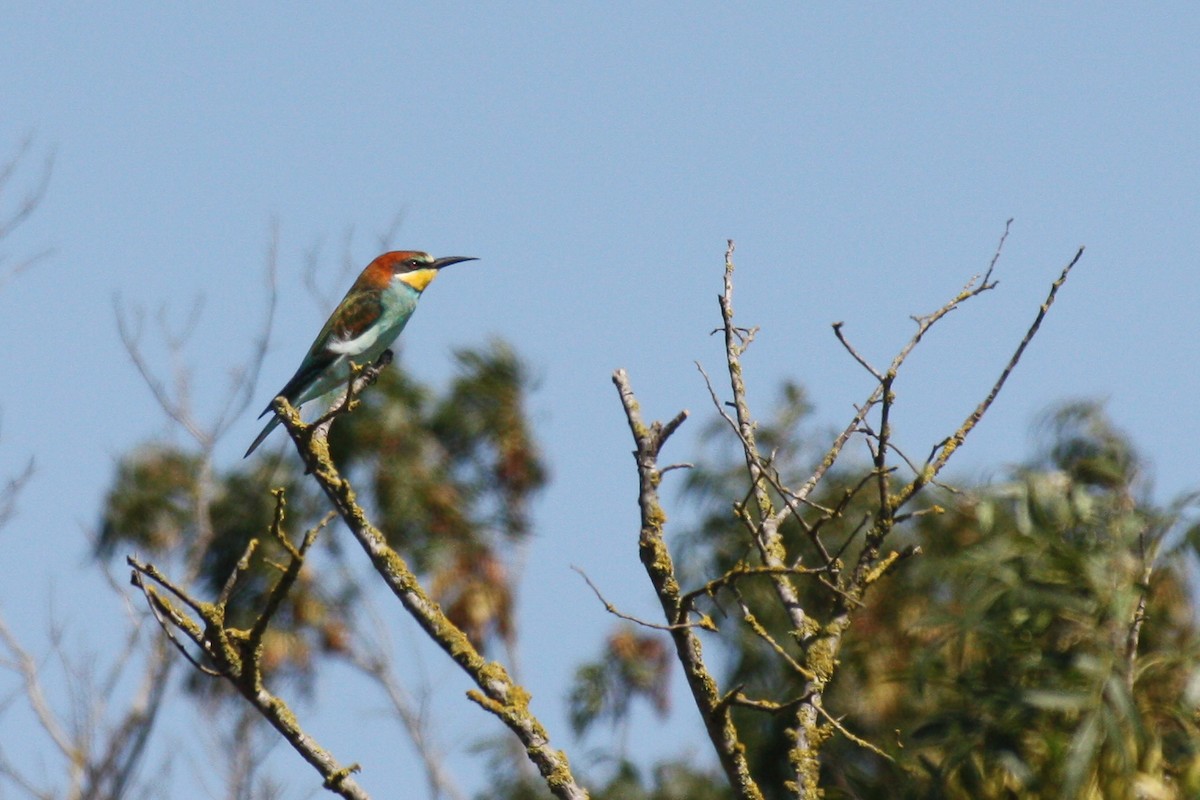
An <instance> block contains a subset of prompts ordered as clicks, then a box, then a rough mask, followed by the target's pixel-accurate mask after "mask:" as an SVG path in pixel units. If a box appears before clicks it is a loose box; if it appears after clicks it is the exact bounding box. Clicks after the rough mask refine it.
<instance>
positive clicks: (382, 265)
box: [243, 250, 478, 458]
mask: <svg viewBox="0 0 1200 800" xmlns="http://www.w3.org/2000/svg"><path fill="white" fill-rule="evenodd" d="M463 261H478V259H477V258H474V257H473V256H447V257H444V258H434V257H432V256H431V255H429V254H428V253H423V252H420V251H418V250H393V251H391V252H388V253H384V254H383V255H381V256H379V257H377V258H376V259H375V260H374V261H372V262H371V263H370V264H368V265H367V266H366V268H365V269H364V270H363V271H362V274H361V275H359V276H358V279H357V280H356V281H354V285H353V286H351V287H350V291H348V292H346V296H345V297H343V298H342V302H340V303H338V306H337V308H335V309H334V310H333V313H332V314H330V315H329V319H328V321H326V323H325V327H323V328H321V332H320V333H318V334H317V338H316V339H315V340H314V341H313V343H312V346H311V347H310V348H308V353H307V354H306V355H305V356H304V360H303V361H301V362H300V367H299V369H297V370H296V374H295V375H293V376H292V378H291V380H289V381H288V382H287V383H286V384H285V385H284V387H283V388H282V389H280V390H279V391H278V392H277V393H276V394H275V397H284V398H286V399H287V401H288V402H289V403H291V404H292V405H293V406H297V407H298V406H300V405H302V404H304V403H307V402H308V401H309V400H314V399H316V398H318V397H321V396H322V395H325V394H329V393H330V392H332V391H334V390H335V389H337V388H338V387H340V386H342V385H344V384H346V383H347V381H349V379H350V363H351V362H354V363H355V364H357V365H359V366H366V365H368V364H373V363H374V362H375V360H376V359H377V358H379V356H380V355H381V354H382V353H383V351H384V350H387V349H388V348H389V347H391V345H392V342H394V341H396V337H397V336H399V335H400V332H401V331H402V330H404V326H405V325H406V324H407V323H408V320H409V319H410V318H411V317H412V315H413V312H414V311H416V309H417V301H418V300H419V299H420V298H421V292H423V291H425V288H426V287H427V286H429V284H430V283H431V282H432V281H433V279H434V278H435V277H437V274H438V271H439V270H441V269H444V268H445V267H448V266H450V265H451V264H458V263H460V262H463ZM274 403H275V400H274V398H272V400H271V402H270V403H267V407H266V408H265V409H263V412H262V413H261V414H259V415H258V418H259V419H262V418H263V417H265V416H266V415H267V414H275V408H274ZM279 422H280V419H279V415H278V414H275V416H273V417H272V418H271V420H270V421H269V422H267V424H266V427H264V428H263V429H262V432H261V433H259V434H258V438H257V439H255V440H254V443H253V444H251V445H250V449H249V450H247V451H246V455H245V456H243V458H248V457H249V456H250V454H251V453H253V452H254V451H255V450H256V449H257V448H258V446H259V445H260V444H262V443H263V440H265V439H266V438H267V436H269V435H270V433H271V431H273V430H275V428H276V426H278V425H279Z"/></svg>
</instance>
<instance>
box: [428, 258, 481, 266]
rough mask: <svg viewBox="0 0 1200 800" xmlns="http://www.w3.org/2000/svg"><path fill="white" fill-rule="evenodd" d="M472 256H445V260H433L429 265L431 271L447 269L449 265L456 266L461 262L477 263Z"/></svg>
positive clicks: (476, 259)
mask: <svg viewBox="0 0 1200 800" xmlns="http://www.w3.org/2000/svg"><path fill="white" fill-rule="evenodd" d="M478 260H479V259H478V258H475V257H474V256H446V257H445V258H438V259H434V262H433V263H432V264H430V265H429V267H430V268H431V269H441V268H442V267H448V266H450V265H451V264H457V263H459V262H461V261H478Z"/></svg>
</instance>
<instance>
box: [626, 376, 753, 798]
mask: <svg viewBox="0 0 1200 800" xmlns="http://www.w3.org/2000/svg"><path fill="white" fill-rule="evenodd" d="M613 384H614V385H616V387H617V393H618V395H619V396H620V398H621V406H622V407H623V408H624V409H625V418H626V420H627V421H628V423H629V430H630V431H631V432H632V433H633V441H634V444H635V445H636V447H637V449H636V450H635V451H634V458H635V459H636V461H637V470H638V484H639V489H638V506H639V508H640V509H641V518H642V519H641V532H640V534H639V536H638V552H639V555H640V557H641V560H642V564H643V565H644V566H645V568H646V572H647V574H648V575H649V576H650V582H651V584H652V585H653V586H654V591H655V594H657V595H658V599H659V602H660V603H661V604H662V608H663V613H664V615H665V616H666V619H667V623H668V624H669V625H676V624H677V623H679V622H682V621H685V620H686V618H687V611H686V609H685V608H684V606H683V603H682V598H681V597H680V593H679V581H678V580H677V579H676V577H675V567H674V564H673V562H672V560H671V553H670V550H668V548H667V545H666V542H665V541H664V540H663V524H664V523H665V521H666V514H665V513H664V511H663V509H662V504H661V502H660V501H659V498H658V485H659V482H660V480H661V478H662V472H661V471H660V470H659V469H658V454H659V449H660V448H661V446H662V442H663V437H662V436H661V435H660V434H661V431H662V428H661V427H660V426H659V425H658V423H655V424H653V425H651V426H650V427H649V428H648V427H647V426H646V424H645V423H644V422H643V421H642V414H641V411H640V409H639V407H638V402H637V398H636V397H634V394H633V388H632V387H631V386H630V385H629V376H628V375H626V374H625V370H623V369H619V370H617V371H616V372H614V373H613ZM670 634H671V640H672V641H673V642H674V644H675V653H676V656H677V657H678V658H679V662H680V664H681V665H682V666H683V671H684V675H685V676H686V678H687V683H688V688H689V689H691V692H692V697H693V698H694V700H695V702H696V707H697V708H698V709H699V711H700V715H701V717H702V718H703V720H704V727H705V729H706V730H707V731H708V737H709V740H710V741H712V743H713V747H714V748H715V749H716V751H717V757H718V758H719V759H720V762H721V767H722V769H723V770H724V771H725V775H726V776H727V777H728V779H729V783H730V786H732V787H733V790H734V792H735V794H736V795H737V797H738V798H740V800H761V798H762V792H761V790H760V789H759V788H758V784H757V783H755V781H754V778H753V777H752V776H751V774H750V765H749V763H748V762H747V760H746V754H745V747H744V746H743V744H742V743H741V741H740V739H739V736H738V731H737V728H736V727H735V726H734V723H733V718H732V717H731V716H730V713H729V707H728V704H727V703H724V702H722V698H721V695H720V694H719V693H718V691H717V681H716V679H715V678H714V677H713V676H712V674H711V673H710V672H709V671H708V667H707V666H706V665H705V663H704V652H703V646H702V645H701V643H700V639H699V637H697V636H696V635H695V633H694V632H693V631H692V630H691V628H690V627H673V628H671V629H670Z"/></svg>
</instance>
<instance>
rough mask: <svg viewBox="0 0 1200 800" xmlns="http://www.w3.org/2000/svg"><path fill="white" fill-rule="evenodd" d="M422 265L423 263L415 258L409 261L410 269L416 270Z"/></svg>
mask: <svg viewBox="0 0 1200 800" xmlns="http://www.w3.org/2000/svg"><path fill="white" fill-rule="evenodd" d="M420 264H421V262H420V261H417V259H415V258H410V259H409V260H408V267H409V269H416V268H417V267H418V266H420Z"/></svg>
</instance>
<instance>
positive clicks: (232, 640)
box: [126, 495, 369, 800]
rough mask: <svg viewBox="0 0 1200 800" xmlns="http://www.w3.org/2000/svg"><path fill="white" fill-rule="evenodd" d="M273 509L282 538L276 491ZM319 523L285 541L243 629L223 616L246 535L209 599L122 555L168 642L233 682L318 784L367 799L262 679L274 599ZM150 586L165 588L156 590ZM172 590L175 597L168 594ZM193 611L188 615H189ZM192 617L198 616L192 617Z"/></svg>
mask: <svg viewBox="0 0 1200 800" xmlns="http://www.w3.org/2000/svg"><path fill="white" fill-rule="evenodd" d="M277 503H278V505H277V513H276V516H275V520H274V523H273V525H272V535H273V536H275V537H276V538H277V539H279V540H280V541H281V542H283V541H286V538H287V537H286V536H285V535H284V534H283V531H282V525H283V498H282V496H281V495H280V496H278V500H277ZM324 524H325V523H324V522H322V523H321V524H320V525H318V526H316V527H314V528H312V529H310V530H309V531H308V532H307V533H306V534H305V536H304V539H303V540H302V542H301V544H300V545H299V547H297V546H295V545H293V544H292V543H291V542H290V541H286V545H285V551H286V552H287V555H288V560H287V564H286V566H285V567H284V568H283V572H282V574H281V575H280V577H279V580H278V581H277V582H276V583H275V586H274V587H273V588H272V589H271V592H270V593H269V595H268V597H267V601H266V604H265V606H264V608H263V610H262V611H260V612H259V614H258V616H257V617H256V619H255V620H254V621H253V622H252V624H251V626H250V628H249V629H241V628H233V627H231V626H230V625H229V624H228V623H227V621H226V617H225V612H226V601H227V600H228V597H229V594H230V593H231V592H232V589H233V585H234V583H235V582H236V579H237V578H238V577H239V576H240V575H242V574H243V573H244V572H245V570H246V565H247V563H248V561H249V556H250V555H251V553H253V551H254V549H255V548H256V546H257V542H256V541H254V540H252V541H251V543H250V545H249V546H248V547H247V550H246V555H245V556H243V558H242V559H241V560H240V561H239V564H238V567H237V568H236V569H235V570H234V572H233V575H232V576H231V578H230V580H229V581H228V582H226V585H225V587H224V589H223V591H222V592H221V596H220V597H219V598H218V600H217V602H215V603H207V602H204V601H202V600H199V599H197V598H195V597H193V596H191V594H190V593H189V592H188V591H187V590H186V589H184V588H183V587H180V586H178V585H176V584H174V583H172V582H171V581H170V579H168V578H167V577H166V576H165V575H163V574H162V573H161V572H160V571H159V570H157V569H156V568H155V567H154V566H153V565H151V564H146V563H143V562H142V561H140V560H139V559H137V558H134V557H132V556H130V557H129V558H128V559H126V560H127V562H128V564H129V566H130V567H131V568H132V569H133V574H132V580H133V584H134V585H135V586H137V587H138V588H140V589H141V590H142V592H143V594H145V596H146V600H147V602H148V603H149V604H150V607H151V609H152V610H153V611H154V613H155V615H156V617H157V618H158V619H159V622H160V624H162V626H163V628H164V630H165V632H166V633H167V635H168V636H169V637H170V639H171V641H173V642H175V643H176V646H177V647H179V649H180V650H181V651H182V652H183V653H184V655H185V656H186V657H187V658H188V660H189V661H191V662H192V664H193V665H195V666H196V667H197V669H200V670H201V671H202V672H204V673H205V674H208V675H215V676H220V677H222V678H224V679H226V680H227V681H229V683H230V684H231V685H232V686H234V688H236V689H237V690H238V692H239V693H240V694H241V695H242V696H243V697H244V698H246V700H247V701H248V702H249V703H250V705H252V706H253V707H254V708H255V709H256V710H257V711H258V712H259V713H260V714H261V715H262V716H263V718H264V719H266V720H267V722H268V723H270V725H271V726H272V727H273V728H275V730H277V731H278V732H279V733H280V734H281V735H282V736H283V738H284V739H286V740H287V741H288V743H289V744H291V745H292V747H293V748H294V749H295V750H296V752H297V753H299V754H300V756H301V757H302V758H303V759H304V760H305V761H307V762H308V763H309V764H311V765H312V766H313V767H314V768H315V769H316V770H317V772H318V773H319V774H320V775H321V777H322V779H323V781H324V783H323V785H324V787H325V788H326V789H328V790H329V791H331V792H334V793H335V794H338V795H341V796H342V797H345V798H348V800H368V798H369V795H368V794H367V793H366V791H365V790H363V788H362V787H361V786H359V785H358V783H357V782H356V781H355V780H354V778H353V777H352V773H353V772H355V771H357V769H358V766H357V765H353V764H352V765H350V766H342V765H341V764H340V763H339V762H338V761H337V760H336V759H335V758H334V757H333V755H332V754H331V753H330V752H329V751H328V750H326V749H325V748H324V747H322V746H321V745H320V744H319V743H318V742H317V741H316V740H315V739H313V738H312V737H311V736H310V735H309V734H308V733H307V732H306V731H305V730H304V729H303V728H301V727H300V723H299V722H298V721H297V719H296V716H295V714H293V713H292V710H291V709H290V708H289V707H288V705H287V704H286V703H285V702H284V701H283V700H282V699H281V698H279V697H278V696H276V695H274V694H272V693H271V692H270V691H269V690H268V689H267V688H266V686H265V685H264V684H263V665H262V661H261V659H262V652H263V651H262V637H263V635H264V634H265V633H266V630H267V625H268V624H269V622H270V618H271V616H272V614H273V613H274V611H275V610H276V609H277V608H278V606H279V603H280V602H281V601H282V599H283V598H284V597H285V596H286V595H287V593H288V592H289V591H290V590H291V587H292V586H293V585H294V583H295V581H296V578H297V577H298V576H299V574H300V569H301V567H302V566H303V564H304V559H305V556H306V555H307V553H308V550H309V548H310V547H312V544H313V542H315V541H316V537H317V533H318V532H319V530H320V529H321V527H323V526H324ZM156 587H161V588H162V589H164V590H166V591H165V592H164V591H160V590H159V589H158V588H156ZM171 595H173V596H174V597H175V598H176V599H177V600H178V602H179V603H181V604H182V605H179V604H177V602H176V600H173V599H172V598H171ZM193 614H194V615H195V616H192V615H193ZM197 618H198V619H197ZM174 631H179V632H181V633H182V634H183V635H184V636H186V637H187V638H188V639H189V640H191V641H192V642H193V643H194V644H195V645H196V646H197V647H198V648H200V650H201V651H202V652H203V653H204V654H205V655H206V656H207V657H208V660H209V662H210V664H211V666H209V665H201V664H200V663H199V662H198V661H197V660H196V659H195V658H194V657H193V656H192V655H191V654H190V653H188V652H187V650H186V649H185V648H184V647H183V645H182V644H181V643H179V642H178V641H177V640H176V638H175V635H174Z"/></svg>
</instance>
